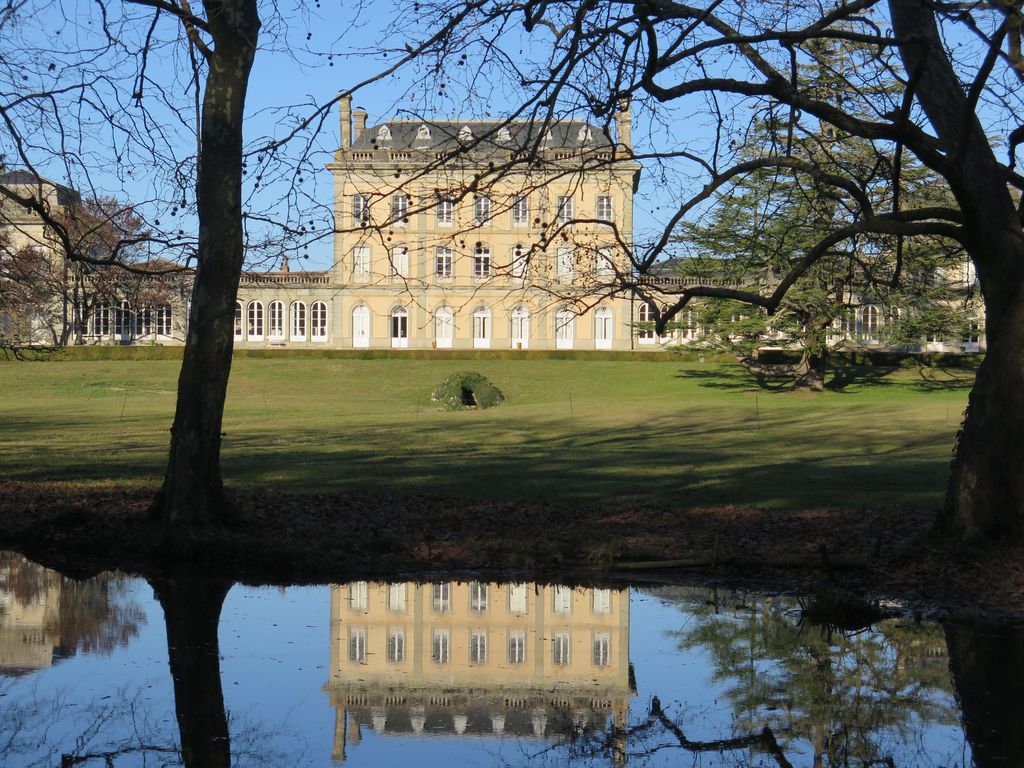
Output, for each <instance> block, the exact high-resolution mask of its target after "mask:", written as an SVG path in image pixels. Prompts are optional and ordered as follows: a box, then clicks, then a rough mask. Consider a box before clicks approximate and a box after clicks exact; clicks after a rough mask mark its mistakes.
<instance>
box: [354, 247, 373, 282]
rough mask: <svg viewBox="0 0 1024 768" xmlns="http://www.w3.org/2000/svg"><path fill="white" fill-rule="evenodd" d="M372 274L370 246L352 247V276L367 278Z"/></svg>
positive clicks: (357, 278) (359, 278)
mask: <svg viewBox="0 0 1024 768" xmlns="http://www.w3.org/2000/svg"><path fill="white" fill-rule="evenodd" d="M369 276H370V246H368V245H357V246H356V247H355V248H353V249H352V277H354V278H355V279H356V280H365V279H366V278H368V277H369Z"/></svg>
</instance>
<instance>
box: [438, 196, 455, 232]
mask: <svg viewBox="0 0 1024 768" xmlns="http://www.w3.org/2000/svg"><path fill="white" fill-rule="evenodd" d="M454 213H455V203H454V202H452V199H451V198H450V197H442V198H438V201H437V223H438V225H439V226H443V227H446V226H450V225H451V223H452V221H454Z"/></svg>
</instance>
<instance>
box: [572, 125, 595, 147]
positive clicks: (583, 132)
mask: <svg viewBox="0 0 1024 768" xmlns="http://www.w3.org/2000/svg"><path fill="white" fill-rule="evenodd" d="M591 138H593V137H592V135H591V133H590V126H589V125H586V124H584V126H583V127H582V128H580V132H579V133H578V134H576V140H577V141H579V143H580V144H587V143H589V142H590V140H591Z"/></svg>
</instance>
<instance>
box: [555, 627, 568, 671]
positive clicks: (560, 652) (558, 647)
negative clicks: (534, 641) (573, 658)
mask: <svg viewBox="0 0 1024 768" xmlns="http://www.w3.org/2000/svg"><path fill="white" fill-rule="evenodd" d="M571 646H572V641H571V640H570V638H569V633H568V632H557V633H555V635H554V636H553V637H552V638H551V661H552V662H553V663H554V664H555V665H556V666H559V667H567V666H569V650H570V647H571Z"/></svg>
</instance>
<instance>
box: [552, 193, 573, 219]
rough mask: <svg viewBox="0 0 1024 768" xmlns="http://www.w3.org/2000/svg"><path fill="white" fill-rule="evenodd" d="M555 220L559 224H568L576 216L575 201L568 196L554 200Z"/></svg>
mask: <svg viewBox="0 0 1024 768" xmlns="http://www.w3.org/2000/svg"><path fill="white" fill-rule="evenodd" d="M555 210H556V214H555V215H556V218H557V219H558V223H559V224H568V223H569V222H570V221H572V220H573V219H574V218H575V216H576V201H575V200H573V198H572V197H570V196H561V195H560V196H559V197H558V198H557V199H556V209H555Z"/></svg>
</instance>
